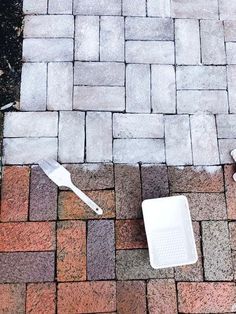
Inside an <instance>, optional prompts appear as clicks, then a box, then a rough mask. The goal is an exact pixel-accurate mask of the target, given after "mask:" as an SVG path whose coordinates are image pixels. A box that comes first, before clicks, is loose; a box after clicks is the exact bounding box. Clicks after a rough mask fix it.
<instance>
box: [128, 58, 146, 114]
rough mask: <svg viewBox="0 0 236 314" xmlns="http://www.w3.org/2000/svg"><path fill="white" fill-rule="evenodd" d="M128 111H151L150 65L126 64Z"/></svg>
mask: <svg viewBox="0 0 236 314" xmlns="http://www.w3.org/2000/svg"><path fill="white" fill-rule="evenodd" d="M126 111H127V112H137V113H138V112H146V113H149V112H150V111H151V106H150V66H149V65H145V64H128V65H127V66H126Z"/></svg>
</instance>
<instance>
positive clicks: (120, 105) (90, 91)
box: [73, 86, 125, 111]
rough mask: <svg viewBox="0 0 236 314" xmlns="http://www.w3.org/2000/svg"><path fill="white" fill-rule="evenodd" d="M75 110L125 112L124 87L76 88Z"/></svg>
mask: <svg viewBox="0 0 236 314" xmlns="http://www.w3.org/2000/svg"><path fill="white" fill-rule="evenodd" d="M73 108H74V109H79V110H94V111H96V110H99V111H123V110H125V89H124V87H103V86H101V87H89V86H75V87H74V105H73Z"/></svg>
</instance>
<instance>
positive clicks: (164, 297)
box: [147, 279, 177, 314]
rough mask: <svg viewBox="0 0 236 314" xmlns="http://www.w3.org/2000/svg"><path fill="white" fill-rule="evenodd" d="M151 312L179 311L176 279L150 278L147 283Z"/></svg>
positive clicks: (156, 313) (154, 313) (159, 313)
mask: <svg viewBox="0 0 236 314" xmlns="http://www.w3.org/2000/svg"><path fill="white" fill-rule="evenodd" d="M147 298H148V309H149V313H150V314H162V313H173V314H174V313H177V297H176V289H175V282H174V280H171V279H169V280H163V279H162V280H150V281H149V282H148V284H147Z"/></svg>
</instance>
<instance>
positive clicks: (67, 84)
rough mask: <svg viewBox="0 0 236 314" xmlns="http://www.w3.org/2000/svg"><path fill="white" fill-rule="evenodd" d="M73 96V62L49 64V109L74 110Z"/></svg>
mask: <svg viewBox="0 0 236 314" xmlns="http://www.w3.org/2000/svg"><path fill="white" fill-rule="evenodd" d="M72 95H73V64H72V62H53V63H49V64H48V97H47V109H49V110H72Z"/></svg>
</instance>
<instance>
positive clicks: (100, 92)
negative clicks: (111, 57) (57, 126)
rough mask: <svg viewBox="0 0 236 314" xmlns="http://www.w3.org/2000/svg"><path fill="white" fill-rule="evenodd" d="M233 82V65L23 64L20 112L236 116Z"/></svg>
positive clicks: (234, 74)
mask: <svg viewBox="0 0 236 314" xmlns="http://www.w3.org/2000/svg"><path fill="white" fill-rule="evenodd" d="M175 72H176V73H175ZM235 77H236V66H235V65H230V66H227V68H226V67H224V66H217V67H215V66H178V67H176V69H175V67H174V66H172V65H151V66H150V65H148V64H128V65H127V66H126V67H125V65H124V64H122V63H116V62H114V63H113V62H75V65H74V67H73V64H72V63H71V62H53V63H48V64H46V63H25V64H24V65H23V68H22V81H21V110H23V111H44V110H46V109H48V110H72V109H77V110H95V111H96V110H97V111H113V112H119V111H126V112H131V113H150V112H151V111H152V112H154V113H175V112H176V111H177V113H189V114H193V113H198V112H207V113H213V114H217V113H228V112H231V113H235V112H236V105H235V103H236V101H235V100H236V92H235V90H236V83H235V81H236V80H235ZM73 85H75V86H73ZM226 89H228V94H227V91H226ZM176 90H177V95H176ZM228 97H229V105H228ZM189 104H191V106H190V105H189Z"/></svg>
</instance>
